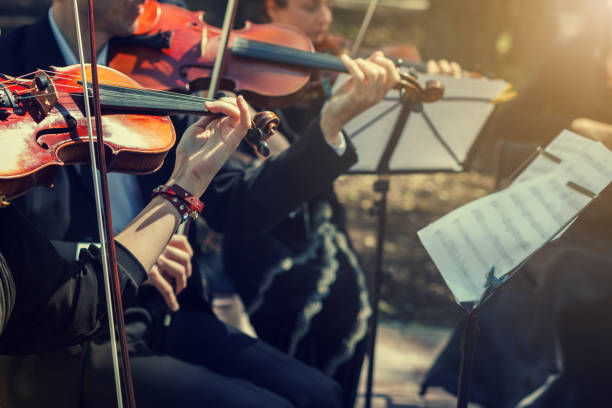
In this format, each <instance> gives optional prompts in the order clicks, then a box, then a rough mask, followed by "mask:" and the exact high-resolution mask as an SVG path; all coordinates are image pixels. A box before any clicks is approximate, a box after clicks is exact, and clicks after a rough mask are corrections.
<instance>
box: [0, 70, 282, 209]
mask: <svg viewBox="0 0 612 408" xmlns="http://www.w3.org/2000/svg"><path fill="white" fill-rule="evenodd" d="M88 68H89V67H88ZM98 70H99V77H100V103H101V107H102V113H103V119H104V120H103V121H102V125H103V132H104V135H105V137H104V146H105V147H106V151H107V152H108V153H107V155H106V162H107V167H108V169H109V171H116V172H124V173H139V174H142V173H150V172H153V171H155V170H156V169H158V168H159V167H160V166H161V165H162V163H163V160H164V158H165V156H166V154H167V152H168V151H169V150H170V148H171V147H172V146H173V145H174V142H175V140H176V136H175V132H174V128H173V126H172V123H171V121H170V118H168V116H166V115H169V114H175V113H183V114H192V115H212V113H211V112H209V111H208V110H207V109H206V108H205V107H204V102H205V101H207V100H208V99H206V98H201V97H197V96H193V95H182V94H177V93H173V92H165V91H156V90H148V89H144V88H142V87H140V86H139V85H138V84H137V83H136V82H135V81H134V80H132V79H130V78H128V77H127V76H126V75H124V74H122V73H120V72H118V71H115V70H113V69H110V68H106V67H102V66H99V67H98ZM87 75H90V73H89V72H88V74H87ZM88 80H89V79H88ZM82 83H83V82H82V79H81V71H80V67H78V66H76V65H75V66H70V67H66V68H54V70H53V71H38V72H36V73H35V74H34V76H33V78H30V79H24V78H23V77H21V78H11V77H6V76H0V145H1V146H2V149H0V198H1V200H2V201H3V202H6V201H8V200H11V199H13V198H15V197H17V196H19V195H21V194H23V193H25V192H26V191H28V190H30V189H31V188H33V187H35V186H37V185H51V184H52V182H53V178H54V177H55V174H56V172H57V170H58V169H59V167H60V166H64V165H65V164H75V163H87V162H89V150H88V149H89V148H88V138H87V122H86V118H85V112H84V98H83V87H82ZM215 115H216V114H215ZM254 122H255V123H254V129H255V132H253V133H250V135H247V141H250V142H251V143H254V144H255V145H256V146H257V147H258V148H259V149H260V153H263V154H265V152H263V151H261V150H262V149H263V148H265V145H264V146H263V147H262V145H261V144H260V142H262V141H263V140H265V139H266V138H267V137H269V135H271V134H272V132H273V131H274V129H275V128H276V126H277V125H278V119H277V118H276V116H275V115H274V114H273V113H271V112H261V113H259V114H257V115H256V116H255V118H254Z"/></svg>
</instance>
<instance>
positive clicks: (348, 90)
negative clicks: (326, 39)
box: [320, 51, 400, 145]
mask: <svg viewBox="0 0 612 408" xmlns="http://www.w3.org/2000/svg"><path fill="white" fill-rule="evenodd" d="M341 60H342V62H343V63H344V65H345V66H346V68H347V70H348V71H349V73H350V74H351V78H350V79H349V80H348V81H347V82H345V83H344V84H342V86H341V87H339V88H338V89H337V90H336V92H334V94H333V95H332V96H331V98H330V100H329V102H328V103H327V104H326V105H325V107H324V108H323V110H322V112H321V121H320V126H321V130H322V132H323V135H324V136H325V138H326V139H327V141H328V142H329V143H330V144H332V145H334V144H335V142H336V143H337V142H338V140H339V139H338V138H339V137H341V136H340V135H339V133H340V131H341V130H342V127H343V126H344V125H345V124H346V123H347V122H348V121H349V120H351V119H352V118H354V117H355V116H357V115H358V114H360V113H361V112H363V111H364V110H366V109H368V108H370V107H372V106H374V105H376V104H377V103H379V102H380V101H382V99H383V98H384V97H385V95H386V94H387V92H388V91H389V90H391V89H392V88H393V87H394V86H395V85H396V84H397V83H398V82H399V81H400V75H399V72H398V70H397V68H396V67H395V65H394V64H393V62H392V61H391V60H390V59H388V58H385V56H384V54H383V53H382V52H380V51H377V52H375V53H374V54H372V55H371V56H370V57H369V58H368V59H362V58H357V59H355V60H353V59H351V58H350V57H348V56H347V55H343V56H342V57H341ZM336 145H337V144H336Z"/></svg>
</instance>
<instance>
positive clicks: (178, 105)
mask: <svg viewBox="0 0 612 408" xmlns="http://www.w3.org/2000/svg"><path fill="white" fill-rule="evenodd" d="M73 88H76V91H77V92H55V93H54V95H56V96H58V97H59V96H75V97H79V98H82V96H83V94H82V91H81V89H80V88H78V87H77V86H73ZM127 89H129V90H130V91H129V92H130V93H132V94H128V95H126V94H125V92H124V91H123V90H122V91H119V92H117V91H113V90H106V89H101V92H100V94H101V96H102V97H103V98H104V101H103V105H107V106H108V105H113V103H119V102H123V103H125V104H127V105H132V106H134V109H138V108H141V109H145V108H148V109H159V110H163V111H169V112H177V113H179V112H185V111H189V112H191V113H202V114H206V113H208V112H209V111H208V110H207V109H206V108H205V107H204V104H203V103H202V101H201V99H203V98H200V97H197V99H195V100H188V101H186V100H180V99H179V100H174V101H173V100H168V98H167V96H164V97H162V98H160V97H158V96H156V95H146V94H144V95H143V94H139V93H134V91H139V90H132V89H131V88H127ZM49 95H51V94H49ZM37 97H38V96H36V95H31V96H24V97H21V98H20V100H26V99H33V98H37ZM121 106H124V104H121Z"/></svg>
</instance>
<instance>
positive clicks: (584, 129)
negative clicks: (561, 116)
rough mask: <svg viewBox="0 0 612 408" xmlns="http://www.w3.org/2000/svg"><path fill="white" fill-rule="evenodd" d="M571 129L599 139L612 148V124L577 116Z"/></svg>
mask: <svg viewBox="0 0 612 408" xmlns="http://www.w3.org/2000/svg"><path fill="white" fill-rule="evenodd" d="M570 130H573V131H574V132H576V133H578V134H581V135H582V136H585V137H588V138H589V139H593V140H596V141H599V142H601V143H603V144H604V145H606V147H607V148H608V149H610V150H612V125H611V124H608V123H604V122H599V121H596V120H593V119H588V118H576V119H574V120H573V121H572V123H571V125H570Z"/></svg>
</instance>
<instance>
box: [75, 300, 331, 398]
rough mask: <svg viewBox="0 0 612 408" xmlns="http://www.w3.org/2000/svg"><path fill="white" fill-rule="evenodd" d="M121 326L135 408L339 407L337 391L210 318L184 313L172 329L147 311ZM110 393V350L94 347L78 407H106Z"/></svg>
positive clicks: (320, 376) (135, 311)
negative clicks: (126, 344) (124, 329)
mask: <svg viewBox="0 0 612 408" xmlns="http://www.w3.org/2000/svg"><path fill="white" fill-rule="evenodd" d="M126 319H127V322H126V323H127V326H128V329H127V330H128V335H129V340H128V342H129V344H130V357H131V359H130V361H131V366H132V375H133V378H134V387H135V393H136V401H137V404H138V406H141V407H160V408H161V407H164V408H165V407H228V408H231V407H240V408H245V407H262V408H264V407H266V408H274V407H304V408H306V407H313V408H315V407H316V408H326V407H330V408H331V407H340V406H341V403H340V398H341V390H340V387H339V386H338V385H337V384H336V383H335V382H334V381H333V380H331V379H329V378H328V377H326V376H324V375H323V374H322V373H321V372H319V371H318V370H316V369H314V368H311V367H308V366H306V365H304V364H302V363H300V362H298V361H297V360H295V359H293V358H291V357H289V356H287V355H286V354H284V353H281V352H280V351H278V350H276V349H275V348H273V347H271V346H268V345H267V344H265V343H263V342H262V341H260V340H257V339H253V338H251V337H249V336H246V335H244V334H243V333H241V332H239V331H238V330H236V329H234V328H232V327H229V326H226V325H225V324H223V323H222V322H220V321H219V320H218V319H217V318H216V317H215V316H214V315H212V314H210V313H207V312H204V311H202V310H200V309H195V308H190V307H189V306H183V307H182V308H181V309H180V310H179V311H178V312H176V313H173V315H172V321H171V324H170V326H169V327H163V326H161V325H159V324H158V322H159V321H161V316H157V315H155V313H154V314H153V315H150V314H149V311H147V310H144V309H143V310H138V309H132V310H131V311H130V312H128V313H127V314H126ZM113 387H114V384H113V377H112V364H111V360H110V345H109V343H108V342H107V341H106V339H102V340H97V341H93V342H92V343H91V347H90V350H89V353H88V357H87V360H86V363H85V370H84V377H83V386H82V390H83V394H82V407H86V408H97V407H108V406H110V403H111V401H112V400H114V388H113ZM109 399H110V400H111V401H109Z"/></svg>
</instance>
